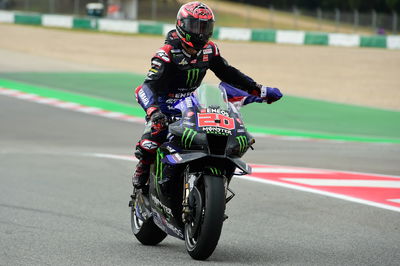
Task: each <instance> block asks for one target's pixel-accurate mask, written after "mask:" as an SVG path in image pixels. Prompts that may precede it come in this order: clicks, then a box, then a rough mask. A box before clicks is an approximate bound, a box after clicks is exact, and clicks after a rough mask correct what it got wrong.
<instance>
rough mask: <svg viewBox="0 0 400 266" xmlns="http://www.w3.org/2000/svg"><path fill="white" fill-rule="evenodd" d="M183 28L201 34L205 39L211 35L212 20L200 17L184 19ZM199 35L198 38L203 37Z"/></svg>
mask: <svg viewBox="0 0 400 266" xmlns="http://www.w3.org/2000/svg"><path fill="white" fill-rule="evenodd" d="M183 28H184V29H185V31H186V32H190V33H192V34H196V35H197V36H199V37H200V36H202V37H203V38H204V39H205V40H208V39H209V38H210V37H211V34H212V32H213V29H214V21H212V20H201V19H184V20H183ZM203 38H201V37H200V39H203Z"/></svg>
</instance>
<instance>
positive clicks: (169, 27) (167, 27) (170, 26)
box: [163, 24, 175, 36]
mask: <svg viewBox="0 0 400 266" xmlns="http://www.w3.org/2000/svg"><path fill="white" fill-rule="evenodd" d="M174 29H175V24H164V26H163V35H164V36H166V35H167V33H168V32H170V31H171V30H174Z"/></svg>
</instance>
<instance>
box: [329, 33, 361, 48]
mask: <svg viewBox="0 0 400 266" xmlns="http://www.w3.org/2000/svg"><path fill="white" fill-rule="evenodd" d="M328 38H329V41H328V45H333V46H346V47H353V46H354V47H357V46H360V36H359V35H356V34H341V33H330V34H329V35H328Z"/></svg>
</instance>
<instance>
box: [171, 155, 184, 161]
mask: <svg viewBox="0 0 400 266" xmlns="http://www.w3.org/2000/svg"><path fill="white" fill-rule="evenodd" d="M172 157H173V158H174V159H175V161H176V162H180V161H182V157H181V156H180V155H179V154H178V153H175V154H174V155H172Z"/></svg>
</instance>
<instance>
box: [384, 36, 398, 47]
mask: <svg viewBox="0 0 400 266" xmlns="http://www.w3.org/2000/svg"><path fill="white" fill-rule="evenodd" d="M386 41H387V43H386V46H387V48H389V49H400V36H394V35H389V36H388V37H387V39H386Z"/></svg>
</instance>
